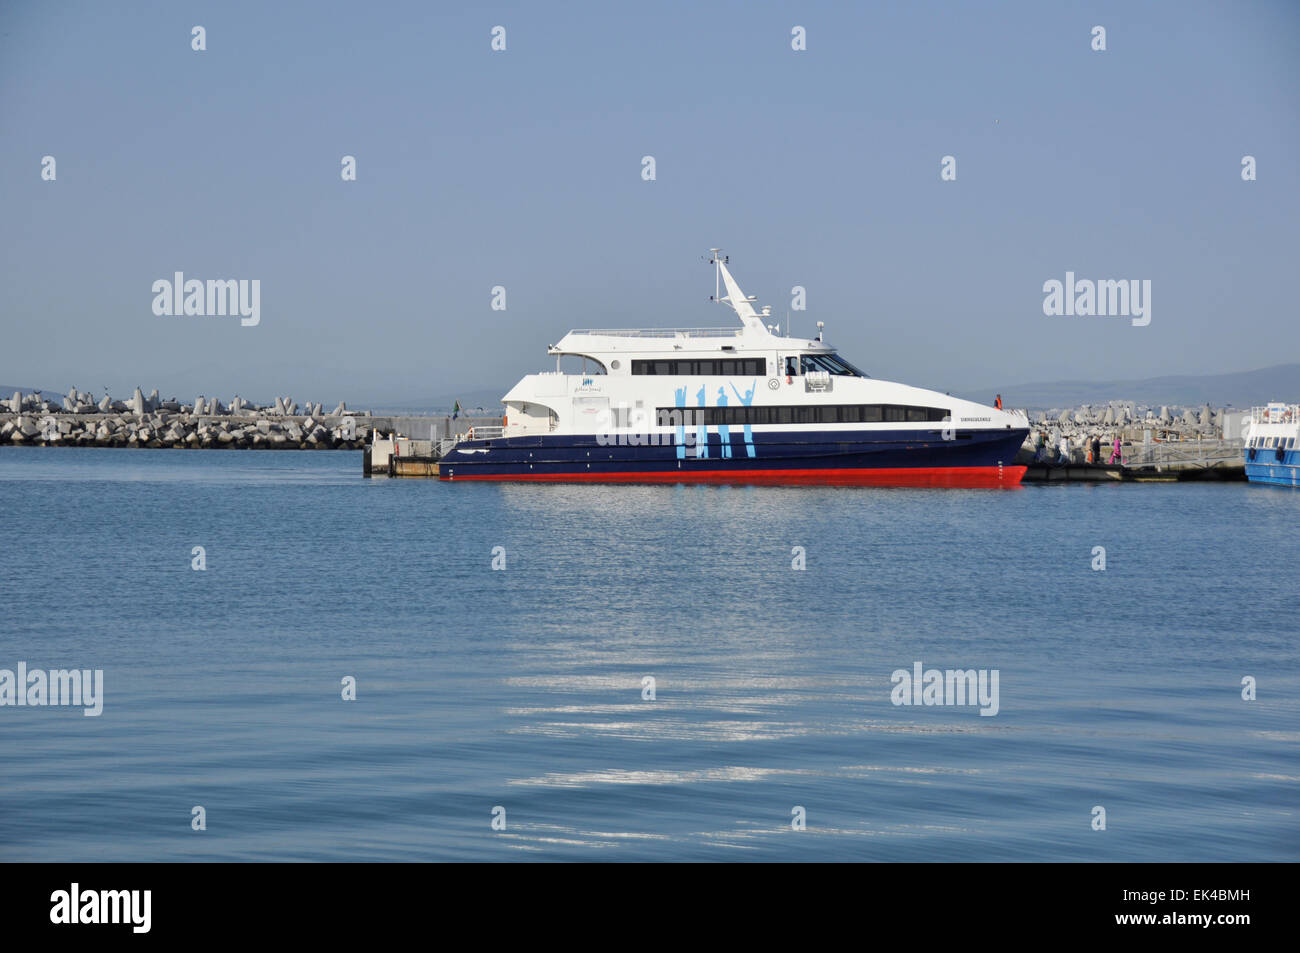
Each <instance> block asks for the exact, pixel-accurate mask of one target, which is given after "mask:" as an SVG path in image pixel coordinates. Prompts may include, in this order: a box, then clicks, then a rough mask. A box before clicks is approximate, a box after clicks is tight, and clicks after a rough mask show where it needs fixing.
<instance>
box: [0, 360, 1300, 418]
mask: <svg viewBox="0 0 1300 953" xmlns="http://www.w3.org/2000/svg"><path fill="white" fill-rule="evenodd" d="M509 389H510V388H509V386H503V387H497V388H494V389H492V390H466V391H461V392H460V393H458V394H443V395H439V396H436V397H430V398H428V399H426V400H398V401H380V402H376V403H374V404H373V405H367V404H365V403H364V402H355V404H354V403H353V402H352V401H349V406H355V407H356V408H357V409H361V410H365V409H369V410H373V411H374V412H375V413H379V414H394V413H399V414H443V413H451V408H452V405H453V404H454V403H455V402H456V401H460V406H461V408H462V409H463V410H465V411H471V410H474V409H475V408H478V407H482V408H485V409H487V410H488V411H491V412H493V413H496V412H499V411H500V408H501V395H502V394H504V393H505V392H506V391H507V390H509ZM16 390H20V391H22V392H23V393H25V394H30V393H32V388H30V387H21V386H19V385H16V384H0V398H4V399H7V398H9V397H10V396H11V395H12V394H13V392H14V391H16ZM65 392H66V388H65V390H49V389H46V390H43V391H42V393H43V394H45V395H46V396H48V397H49V398H50V399H51V400H54V401H55V402H58V401H59V400H60V399H62V397H63V394H64V393H65ZM953 393H954V394H955V395H956V396H958V397H965V398H967V399H969V400H974V401H978V402H979V403H981V404H989V403H992V402H993V395H994V394H995V393H1001V394H1002V402H1003V403H1004V404H1005V405H1006V406H1008V407H1026V408H1029V409H1030V410H1050V409H1052V408H1066V407H1078V406H1079V405H1080V404H1104V403H1106V402H1107V401H1109V400H1131V401H1134V402H1135V403H1138V404H1149V405H1156V406H1159V405H1160V404H1171V405H1182V406H1199V405H1201V404H1209V405H1211V406H1212V407H1242V408H1244V407H1253V406H1256V405H1259V404H1266V403H1268V402H1269V401H1271V400H1281V401H1287V402H1288V403H1290V402H1293V401H1300V364H1277V365H1275V366H1273V367H1263V368H1260V369H1259V370H1254V371H1235V372H1233V373H1230V374H1174V375H1170V376H1167V377H1147V378H1137V379H1130V380H1109V381H1083V380H1073V381H1039V382H1037V383H1032V384H1019V385H1014V386H1006V385H999V386H997V387H980V388H969V389H958V390H954V391H953ZM114 396H117V397H119V398H121V399H125V398H126V397H129V396H130V395H129V394H127V395H114Z"/></svg>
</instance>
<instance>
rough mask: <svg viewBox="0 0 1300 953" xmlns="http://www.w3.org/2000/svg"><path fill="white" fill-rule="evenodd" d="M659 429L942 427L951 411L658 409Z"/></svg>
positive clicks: (894, 407)
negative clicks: (867, 425)
mask: <svg viewBox="0 0 1300 953" xmlns="http://www.w3.org/2000/svg"><path fill="white" fill-rule="evenodd" d="M657 415H658V420H659V426H661V427H671V426H701V425H702V426H712V427H716V426H736V425H742V426H743V425H746V424H842V423H859V422H862V423H881V422H899V423H904V422H906V423H941V422H943V421H945V420H950V419H951V416H952V411H950V410H946V409H944V408H942V407H915V406H907V405H902V404H801V405H795V406H779V407H771V406H769V407H746V406H744V405H743V404H737V405H734V406H724V407H659V408H657Z"/></svg>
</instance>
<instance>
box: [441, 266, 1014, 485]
mask: <svg viewBox="0 0 1300 953" xmlns="http://www.w3.org/2000/svg"><path fill="white" fill-rule="evenodd" d="M710 261H711V263H712V264H713V265H714V266H715V268H716V272H717V291H718V293H717V294H715V296H714V297H715V300H717V301H719V302H721V303H724V304H727V305H729V306H730V307H731V308H732V309H733V311H734V312H735V314H736V317H737V318H738V319H739V326H732V327H724V328H638V329H594V330H574V331H570V332H568V333H567V334H566V335H564V337H563V338H561V339H560V341H559V343H557V344H554V345H552V346H551V347H550V348H549V349H548V352H549V353H550V354H551V355H552V356H554V357H555V358H556V370H555V371H554V372H543V373H539V374H530V375H528V376H526V377H525V378H523V380H521V381H520V382H519V383H518V384H516V385H515V386H514V387H513V388H512V389H511V390H510V391H509V392H508V393H507V394H506V395H505V396H504V397H503V398H502V401H503V403H504V404H505V414H504V426H503V427H501V428H500V429H499V430H496V429H494V430H485V429H484V428H482V427H478V428H475V430H474V431H473V432H471V433H469V434H466V435H464V436H463V437H461V438H459V439H458V440H457V441H456V442H455V443H454V445H451V446H448V447H446V448H445V449H444V452H443V455H442V458H441V460H440V461H439V464H438V473H439V476H440V477H441V478H442V479H445V480H549V481H600V482H641V483H644V482H673V483H676V482H726V483H816V484H880V485H925V486H1007V485H1015V484H1018V483H1019V482H1020V479H1021V477H1022V476H1023V475H1024V472H1025V467H1024V466H1017V465H1016V464H1015V458H1016V454H1017V452H1018V451H1019V449H1020V446H1021V443H1022V442H1023V441H1024V438H1025V436H1026V434H1027V433H1028V428H1029V421H1028V419H1027V417H1026V416H1025V415H1024V414H1023V413H1020V412H1011V411H1006V410H1002V409H1000V408H998V407H990V406H986V405H983V404H978V403H975V402H972V401H967V400H959V399H957V398H954V397H950V396H949V395H947V394H942V393H939V392H937V391H931V390H924V389H922V388H918V387H911V386H908V385H906V384H899V383H894V382H890V381H883V380H876V379H873V378H871V377H868V376H867V375H866V374H865V373H863V372H862V371H860V370H858V368H856V367H855V366H854V365H852V364H850V363H849V362H848V361H846V360H844V359H843V358H841V357H840V356H839V355H838V354H837V353H836V350H835V348H833V347H831V346H830V345H829V344H826V343H825V342H824V341H823V340H822V332H821V330H820V329H821V328H822V324H821V323H820V322H819V324H818V328H819V332H818V335H817V337H816V338H814V339H805V338H794V337H789V336H782V335H781V334H780V329H779V328H775V327H772V326H771V325H770V324H769V323H768V322H769V320H770V317H771V313H770V312H771V309H770V308H766V307H765V308H763V309H762V313H761V314H760V313H759V312H757V311H756V310H755V308H754V305H753V304H752V300H753V299H751V298H748V297H746V296H745V295H744V293H743V292H742V291H741V289H740V287H739V285H738V284H737V283H736V281H735V279H734V278H733V277H732V275H731V273H730V271H729V270H728V269H727V259H726V258H724V257H722V256H720V255H719V254H718V250H717V249H715V250H714V254H713V257H712V258H711V259H710ZM724 289H725V292H726V293H725V294H722V293H721V292H722V291H723V290H724ZM566 357H567V358H580V359H582V361H583V363H584V368H586V370H585V371H584V372H583V373H577V374H572V373H564V372H563V371H562V370H561V369H560V362H561V360H562V359H564V358H566Z"/></svg>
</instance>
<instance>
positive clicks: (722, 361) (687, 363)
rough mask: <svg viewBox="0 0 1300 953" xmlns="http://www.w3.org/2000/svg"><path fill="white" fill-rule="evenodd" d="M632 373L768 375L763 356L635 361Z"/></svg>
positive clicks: (715, 375) (690, 375)
mask: <svg viewBox="0 0 1300 953" xmlns="http://www.w3.org/2000/svg"><path fill="white" fill-rule="evenodd" d="M632 373H633V374H655V375H659V376H661V377H672V376H678V377H703V376H713V377H765V376H767V359H766V358H763V357H737V358H717V359H709V358H704V359H698V358H697V359H681V360H666V361H658V360H655V361H650V360H646V361H633V362H632Z"/></svg>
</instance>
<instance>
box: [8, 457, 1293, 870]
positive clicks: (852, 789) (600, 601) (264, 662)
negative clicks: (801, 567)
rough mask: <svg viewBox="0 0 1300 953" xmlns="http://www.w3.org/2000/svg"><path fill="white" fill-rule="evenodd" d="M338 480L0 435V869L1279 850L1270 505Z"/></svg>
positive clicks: (1279, 615)
mask: <svg viewBox="0 0 1300 953" xmlns="http://www.w3.org/2000/svg"><path fill="white" fill-rule="evenodd" d="M360 470H361V459H360V454H359V453H307V452H299V453H294V452H278V453H277V452H256V451H242V452H241V451H229V452H198V451H193V452H182V451H169V450H158V451H150V450H98V449H87V450H76V449H41V448H29V449H13V448H5V449H0V494H2V499H3V509H2V511H0V566H2V567H3V569H2V570H0V575H2V576H3V578H4V580H5V587H4V594H3V600H4V608H3V610H0V618H2V620H3V621H2V622H0V668H9V669H13V668H16V666H17V663H18V662H19V661H25V662H27V663H28V665H29V667H31V668H38V667H39V668H64V667H77V668H92V669H93V668H101V669H103V670H104V679H105V691H106V700H105V704H104V712H103V714H102V715H101V716H100V717H99V718H87V717H84V716H83V715H82V714H81V712H80V710H79V709H71V708H51V707H45V708H31V707H24V708H14V707H5V708H0V764H2V765H3V769H2V771H0V860H66V861H81V860H271V859H276V860H281V859H287V860H426V859H427V860H435V859H475V858H482V859H503V860H504V859H543V858H545V859H582V860H585V859H600V860H603V859H662V860H683V859H731V858H735V859H762V860H801V859H826V860H1123V861H1147V860H1234V861H1240V860H1297V859H1300V824H1298V823H1297V820H1298V819H1297V810H1298V808H1300V797H1298V795H1300V647H1298V646H1297V641H1298V640H1297V636H1298V635H1300V612H1298V611H1297V609H1298V605H1297V586H1296V582H1295V579H1296V570H1297V566H1300V544H1298V543H1297V532H1296V530H1297V526H1298V525H1300V493H1296V492H1291V491H1287V490H1284V489H1275V488H1265V487H1256V486H1248V485H1244V484H1241V485H1235V484H1234V485H1205V486H1194V485H1182V486H1159V485H1141V486H1135V485H1116V486H1096V487H1089V486H1054V487H1024V488H1021V489H1019V490H1014V491H963V490H881V489H826V490H818V489H814V488H790V489H785V488H736V487H731V488H728V487H600V486H512V485H483V484H479V485H475V484H441V483H438V482H435V481H424V480H404V481H389V480H373V481H367V480H363V479H362V478H361V476H360ZM194 546H203V547H204V548H205V550H206V554H207V569H206V571H203V572H196V571H194V570H192V569H191V568H190V566H191V558H192V557H191V549H192V548H193V547H194ZM497 546H502V547H504V548H505V552H506V566H507V568H506V570H505V571H494V570H493V569H492V568H491V562H492V550H493V548H494V547H497ZM793 546H803V547H804V548H805V550H806V553H807V556H806V558H807V569H806V570H805V571H803V572H798V571H793V570H792V569H791V559H792V556H791V549H792V547H793ZM1094 546H1104V547H1105V548H1106V559H1107V568H1106V570H1105V571H1104V572H1095V571H1093V570H1092V569H1091V568H1090V563H1091V561H1092V549H1093V547H1094ZM915 661H921V662H923V663H924V664H925V666H926V667H927V668H928V667H931V666H934V667H939V668H963V669H964V668H975V669H981V668H984V669H997V670H998V671H999V673H1000V686H999V687H1000V697H999V701H1000V711H999V713H998V714H997V715H996V716H994V717H981V716H980V715H979V714H978V710H977V709H975V708H972V707H964V708H957V707H896V706H894V705H893V704H891V702H890V689H891V684H890V674H891V672H893V671H894V670H895V669H899V668H905V669H911V667H912V664H913V663H914V662H915ZM347 675H351V676H354V677H355V678H356V679H357V685H358V692H357V693H358V697H357V700H356V701H353V702H345V701H343V700H342V699H341V698H340V680H341V679H342V678H343V677H344V676H347ZM647 675H650V676H653V677H654V678H655V679H656V688H657V699H656V700H654V701H644V700H642V697H641V680H642V678H643V677H644V676H647ZM1244 675H1252V676H1254V677H1255V678H1256V679H1257V680H1258V699H1257V700H1255V701H1253V702H1248V701H1243V700H1242V698H1241V679H1242V677H1243V676H1244ZM195 805H202V806H203V807H204V808H206V812H207V830H206V831H203V832H195V831H192V830H191V828H190V818H191V808H192V807H193V806H195ZM498 805H499V806H502V807H504V808H505V809H506V823H507V827H506V830H505V831H493V830H492V829H491V826H490V822H491V819H492V817H491V811H492V809H493V807H495V806H498ZM795 805H800V806H802V807H804V808H805V810H806V814H807V829H806V830H804V831H794V830H792V829H791V823H790V822H791V811H792V808H793V807H794V806H795ZM1094 805H1101V806H1103V807H1105V809H1106V811H1107V829H1106V830H1105V831H1094V830H1092V829H1091V826H1090V822H1091V820H1092V814H1091V812H1092V809H1093V807H1094Z"/></svg>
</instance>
